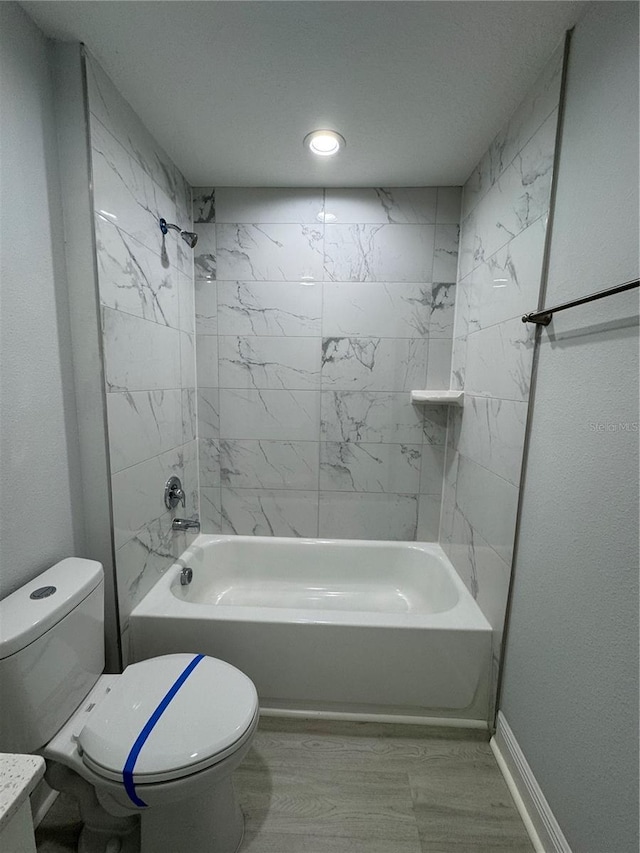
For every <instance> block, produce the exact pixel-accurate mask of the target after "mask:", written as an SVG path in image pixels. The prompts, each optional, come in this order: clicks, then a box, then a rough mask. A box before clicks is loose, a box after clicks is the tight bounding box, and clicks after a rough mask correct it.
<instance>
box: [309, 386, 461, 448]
mask: <svg viewBox="0 0 640 853" xmlns="http://www.w3.org/2000/svg"><path fill="white" fill-rule="evenodd" d="M435 408H437V407H435ZM321 430H322V438H323V440H325V441H339V442H345V441H355V442H375V443H377V442H382V443H385V444H389V443H397V444H419V443H420V442H421V439H422V431H423V413H422V411H421V409H420V408H419V407H417V406H412V404H411V402H410V399H409V395H408V394H406V393H385V392H376V391H323V392H322V427H321ZM443 441H444V432H443Z"/></svg>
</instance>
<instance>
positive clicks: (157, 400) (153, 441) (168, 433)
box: [107, 388, 183, 473]
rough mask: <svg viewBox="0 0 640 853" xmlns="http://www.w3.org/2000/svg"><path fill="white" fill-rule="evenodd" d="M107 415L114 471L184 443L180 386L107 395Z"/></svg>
mask: <svg viewBox="0 0 640 853" xmlns="http://www.w3.org/2000/svg"><path fill="white" fill-rule="evenodd" d="M107 417H108V421H109V455H110V461H111V472H112V473H115V472H117V471H121V470H122V469H123V468H128V467H129V466H130V465H135V464H137V463H138V462H142V461H144V460H145V459H149V458H150V457H152V456H157V455H158V454H159V453H164V452H165V451H167V450H171V449H172V448H174V447H177V446H178V445H180V444H182V443H183V422H182V392H181V390H180V389H179V388H176V389H171V390H168V391H134V392H120V393H112V394H107Z"/></svg>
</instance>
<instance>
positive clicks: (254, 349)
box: [218, 335, 321, 390]
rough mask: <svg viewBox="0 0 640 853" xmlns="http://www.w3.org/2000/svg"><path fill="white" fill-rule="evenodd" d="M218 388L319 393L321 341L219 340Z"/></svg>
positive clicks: (222, 338)
mask: <svg viewBox="0 0 640 853" xmlns="http://www.w3.org/2000/svg"><path fill="white" fill-rule="evenodd" d="M218 347H219V359H220V387H221V388H265V389H271V390H276V389H280V388H283V389H297V390H305V389H307V390H310V389H317V390H319V389H320V355H321V352H320V350H321V339H320V338H285V337H275V336H255V335H253V336H243V337H232V336H231V335H221V336H220V337H219V338H218Z"/></svg>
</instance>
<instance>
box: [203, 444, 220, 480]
mask: <svg viewBox="0 0 640 853" xmlns="http://www.w3.org/2000/svg"><path fill="white" fill-rule="evenodd" d="M198 465H199V475H200V486H201V487H202V488H204V489H214V488H218V487H219V486H220V441H219V440H218V439H216V438H202V437H200V438H198Z"/></svg>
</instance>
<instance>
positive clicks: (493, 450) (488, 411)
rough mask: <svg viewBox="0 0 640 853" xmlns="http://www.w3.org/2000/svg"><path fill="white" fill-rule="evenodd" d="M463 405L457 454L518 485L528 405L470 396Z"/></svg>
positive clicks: (513, 401)
mask: <svg viewBox="0 0 640 853" xmlns="http://www.w3.org/2000/svg"><path fill="white" fill-rule="evenodd" d="M464 403H465V404H464V410H463V416H462V422H461V429H460V435H459V438H458V442H457V447H458V450H459V452H460V453H462V454H464V456H466V457H467V458H469V459H472V460H473V461H474V462H477V463H478V464H479V465H482V466H483V467H484V468H488V469H489V470H490V471H493V472H494V473H495V474H498V476H500V477H503V478H504V479H505V480H508V481H509V482H510V483H512V484H513V485H514V486H517V485H519V483H520V467H521V465H522V449H523V447H524V436H525V426H526V421H527V410H528V403H526V402H521V401H515V400H499V399H494V398H491V397H473V396H470V395H467V396H466V397H465V401H464Z"/></svg>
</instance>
